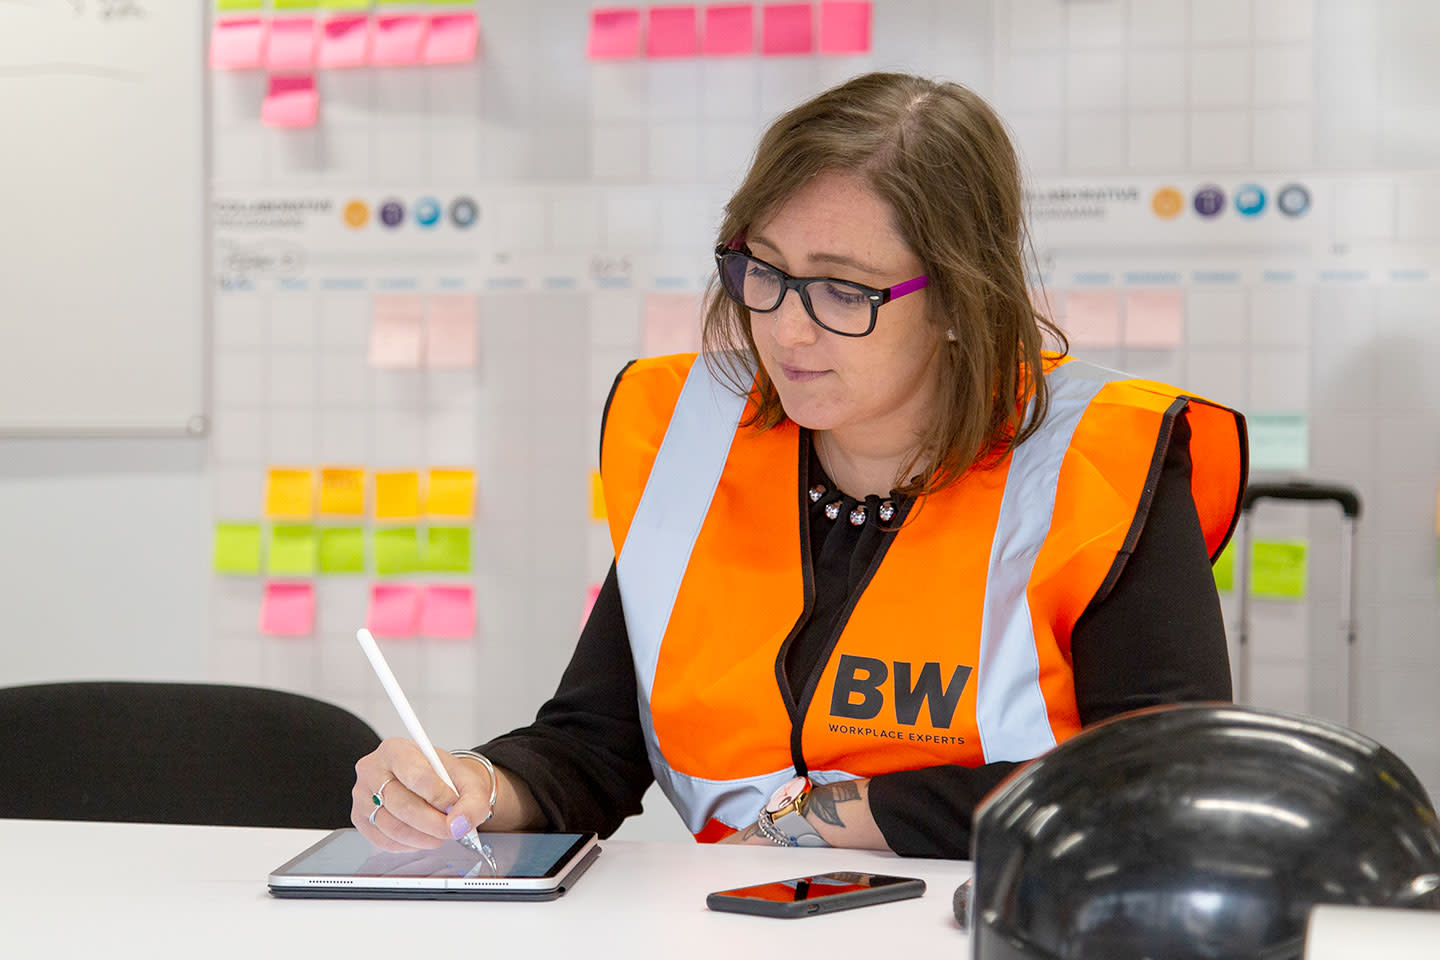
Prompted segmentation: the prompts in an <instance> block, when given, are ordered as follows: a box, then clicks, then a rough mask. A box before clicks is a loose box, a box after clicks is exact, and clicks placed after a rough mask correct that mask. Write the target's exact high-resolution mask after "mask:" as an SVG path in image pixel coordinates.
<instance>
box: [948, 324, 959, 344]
mask: <svg viewBox="0 0 1440 960" xmlns="http://www.w3.org/2000/svg"><path fill="white" fill-rule="evenodd" d="M945 339H946V340H949V341H950V342H951V343H954V342H956V341H957V340H959V339H960V338H959V337H957V336H955V328H954V327H951V328H950V329H949V330H946V331H945Z"/></svg>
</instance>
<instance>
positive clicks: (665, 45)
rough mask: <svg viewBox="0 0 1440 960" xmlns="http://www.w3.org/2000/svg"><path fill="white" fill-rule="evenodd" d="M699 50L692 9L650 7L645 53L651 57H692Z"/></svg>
mask: <svg viewBox="0 0 1440 960" xmlns="http://www.w3.org/2000/svg"><path fill="white" fill-rule="evenodd" d="M699 49H700V37H699V36H698V35H697V34H696V32H695V8H694V7H651V8H650V25H649V29H648V31H647V33H646V35H645V53H646V55H647V56H651V57H693V56H695V54H696V53H698V52H699Z"/></svg>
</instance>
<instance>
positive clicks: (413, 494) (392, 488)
mask: <svg viewBox="0 0 1440 960" xmlns="http://www.w3.org/2000/svg"><path fill="white" fill-rule="evenodd" d="M419 515H420V474H419V473H417V472H416V471H414V470H377V471H375V517H376V519H379V520H394V519H409V518H412V517H418V516H419Z"/></svg>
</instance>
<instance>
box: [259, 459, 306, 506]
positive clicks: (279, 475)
mask: <svg viewBox="0 0 1440 960" xmlns="http://www.w3.org/2000/svg"><path fill="white" fill-rule="evenodd" d="M314 486H315V479H314V474H313V473H312V472H311V471H310V470H309V469H304V470H301V469H296V468H291V467H271V468H270V471H269V473H268V475H267V479H266V484H265V514H266V515H267V516H271V517H310V516H311V515H313V514H314V512H315V493H314Z"/></svg>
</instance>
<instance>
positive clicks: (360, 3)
mask: <svg viewBox="0 0 1440 960" xmlns="http://www.w3.org/2000/svg"><path fill="white" fill-rule="evenodd" d="M320 6H322V7H324V8H325V9H326V10H369V9H370V0H320Z"/></svg>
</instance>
